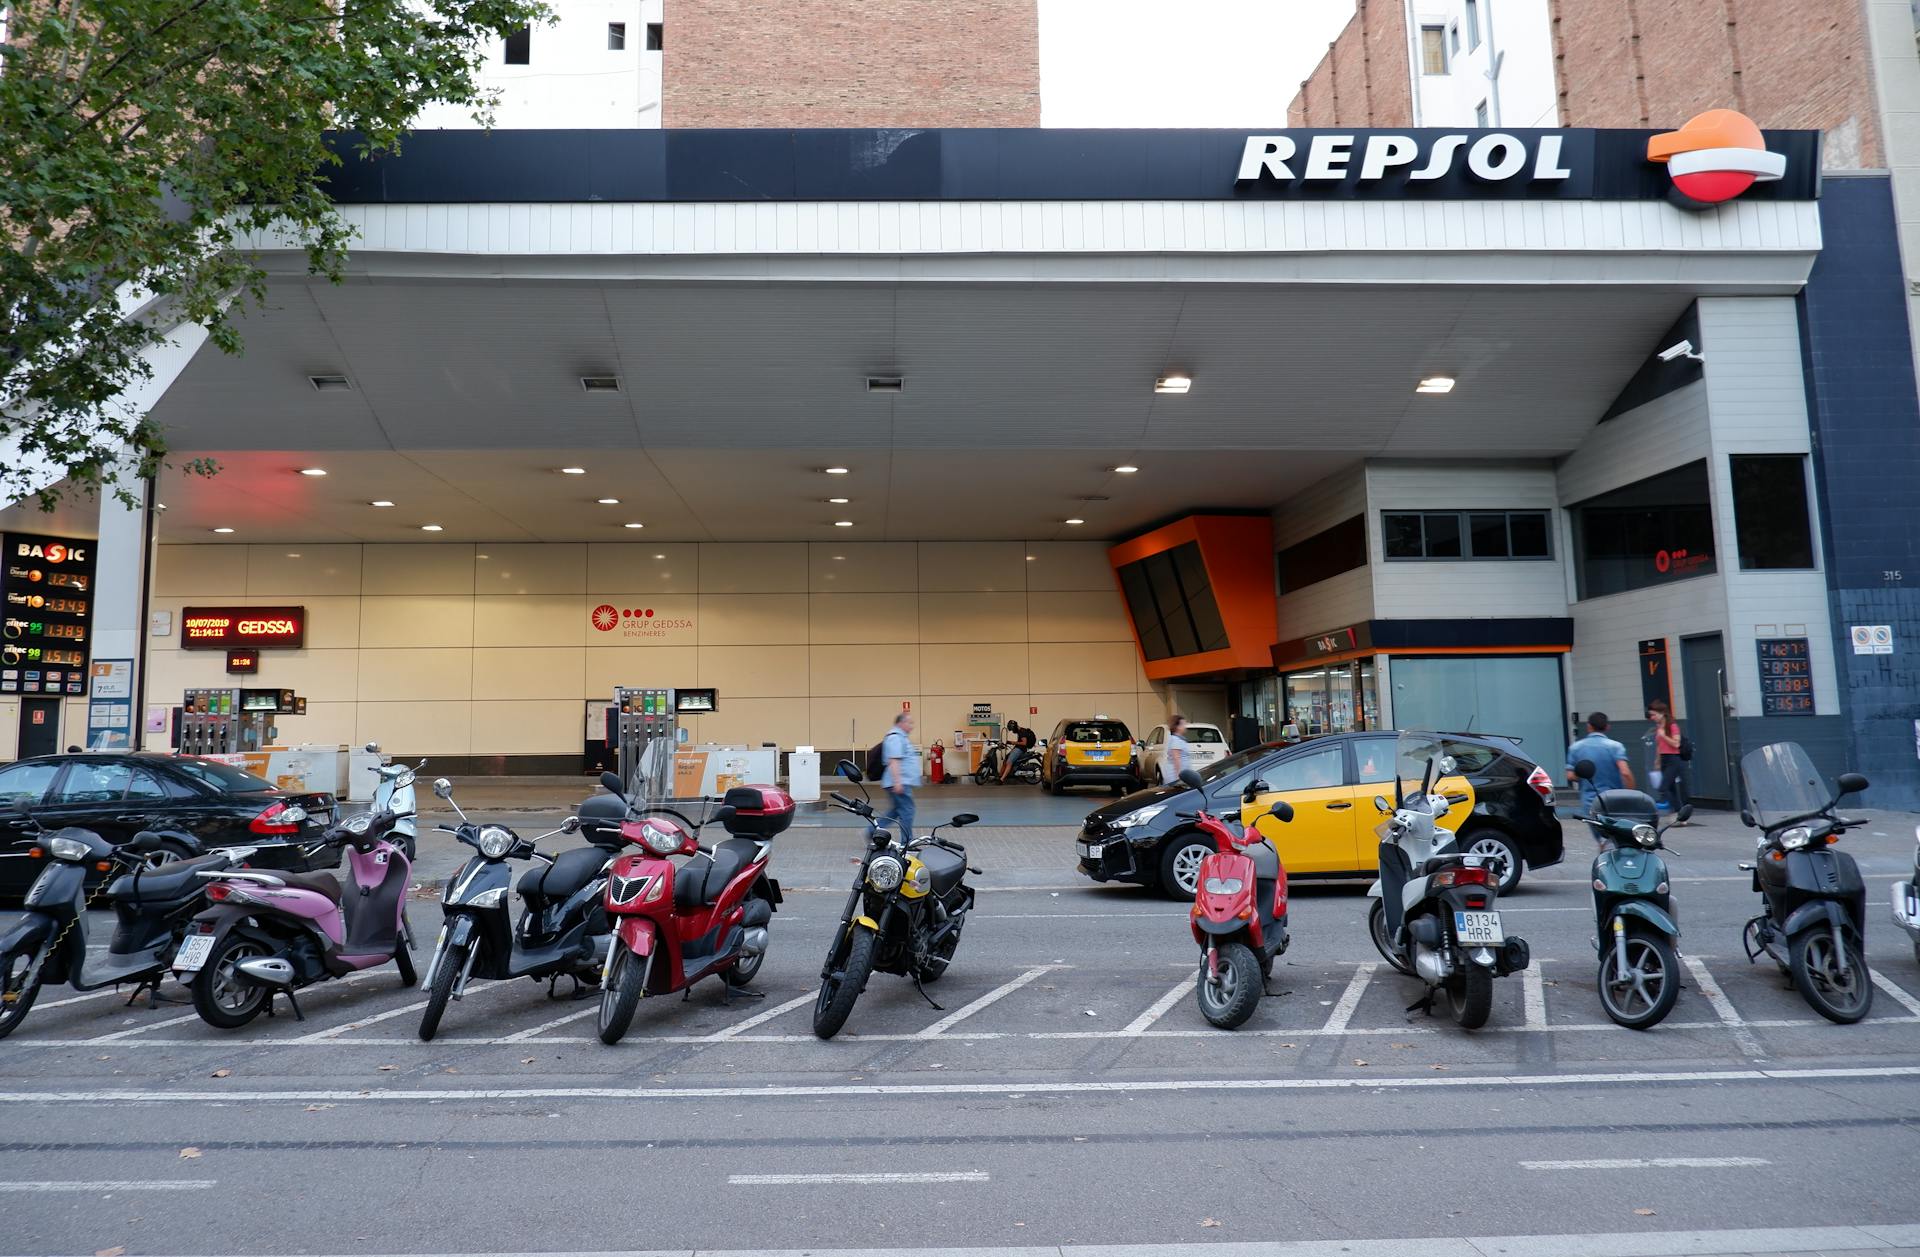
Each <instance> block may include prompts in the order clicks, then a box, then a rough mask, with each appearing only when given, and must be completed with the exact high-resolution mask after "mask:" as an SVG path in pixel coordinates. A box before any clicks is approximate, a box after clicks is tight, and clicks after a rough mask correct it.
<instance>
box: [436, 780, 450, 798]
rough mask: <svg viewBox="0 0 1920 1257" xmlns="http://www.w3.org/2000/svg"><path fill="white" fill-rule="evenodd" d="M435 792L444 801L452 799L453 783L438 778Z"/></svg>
mask: <svg viewBox="0 0 1920 1257" xmlns="http://www.w3.org/2000/svg"><path fill="white" fill-rule="evenodd" d="M433 792H434V793H435V794H437V795H439V796H440V797H441V798H443V799H451V798H452V797H453V783H452V782H451V781H448V780H447V779H446V778H445V777H439V778H436V779H435V780H434V783H433Z"/></svg>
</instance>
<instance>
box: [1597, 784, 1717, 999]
mask: <svg viewBox="0 0 1920 1257" xmlns="http://www.w3.org/2000/svg"><path fill="white" fill-rule="evenodd" d="M1574 772H1575V773H1577V774H1579V776H1580V777H1581V778H1582V779H1584V780H1589V781H1590V780H1592V779H1593V765H1592V764H1589V763H1581V764H1579V765H1577V766H1575V768H1574ZM1692 815H1693V807H1692V805H1691V804H1688V805H1686V806H1683V807H1682V808H1681V809H1680V811H1679V812H1678V813H1676V814H1675V816H1674V818H1673V820H1672V821H1670V822H1668V824H1667V826H1666V828H1672V826H1673V825H1676V824H1678V823H1679V822H1681V821H1684V820H1686V819H1687V818H1688V817H1690V816H1692ZM1581 819H1582V820H1584V821H1586V823H1587V827H1588V828H1589V829H1591V830H1592V831H1593V836H1594V837H1595V838H1597V839H1598V840H1599V842H1600V854H1599V855H1597V856H1595V857H1594V859H1593V917H1594V924H1595V927H1596V929H1597V931H1598V932H1597V933H1596V934H1595V936H1594V940H1593V945H1594V950H1595V951H1597V952H1598V953H1599V956H1600V972H1599V987H1600V1004H1601V1006H1602V1007H1603V1008H1605V1009H1606V1010H1607V1016H1608V1017H1610V1018H1612V1019H1613V1020H1614V1022H1616V1023H1617V1024H1619V1025H1622V1026H1625V1027H1626V1028H1627V1029H1629V1030H1646V1029H1648V1028H1650V1027H1652V1026H1656V1025H1659V1024H1660V1022H1661V1020H1662V1019H1664V1018H1665V1017H1666V1015H1667V1014H1668V1013H1670V1012H1672V1011H1673V1005H1674V1001H1675V1000H1677V999H1679V998H1680V957H1679V946H1680V923H1679V919H1678V914H1677V913H1676V912H1675V910H1674V907H1673V896H1672V886H1671V884H1670V883H1669V881H1668V879H1667V865H1666V861H1664V860H1662V859H1661V858H1660V857H1659V856H1658V855H1656V854H1654V853H1655V852H1656V851H1657V850H1659V848H1660V845H1661V843H1660V839H1661V835H1662V834H1663V833H1664V832H1665V830H1664V829H1663V828H1662V827H1661V825H1660V824H1659V820H1660V809H1659V807H1658V805H1657V804H1655V803H1654V801H1653V799H1652V798H1651V797H1650V796H1648V795H1646V794H1643V793H1641V792H1640V791H1638V790H1603V791H1601V792H1600V795H1599V798H1598V799H1596V800H1595V802H1594V805H1593V807H1592V809H1591V810H1590V811H1589V813H1588V815H1586V816H1584V817H1582V818H1581Z"/></svg>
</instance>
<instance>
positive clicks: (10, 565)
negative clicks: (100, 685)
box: [0, 532, 93, 694]
mask: <svg viewBox="0 0 1920 1257" xmlns="http://www.w3.org/2000/svg"><path fill="white" fill-rule="evenodd" d="M0 561H3V565H0V611H4V615H0V694H84V693H86V690H87V639H88V637H89V626H90V623H91V619H92V615H93V542H91V541H87V540H84V539H79V538H73V537H47V536H41V535H39V534H35V533H20V532H10V533H7V534H6V535H5V536H4V537H0Z"/></svg>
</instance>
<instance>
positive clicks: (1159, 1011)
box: [1120, 971, 1200, 1037]
mask: <svg viewBox="0 0 1920 1257" xmlns="http://www.w3.org/2000/svg"><path fill="white" fill-rule="evenodd" d="M1199 984H1200V974H1199V973H1198V971H1196V972H1193V973H1189V974H1188V975H1187V976H1186V977H1184V978H1182V979H1180V981H1179V982H1177V983H1175V984H1174V988H1173V989H1172V990H1171V991H1168V992H1167V993H1166V994H1165V995H1162V996H1161V997H1160V998H1159V999H1157V1000H1155V1001H1153V1004H1152V1006H1151V1007H1149V1008H1148V1009H1147V1011H1146V1012H1144V1013H1141V1014H1140V1015H1139V1016H1138V1017H1135V1018H1134V1019H1133V1020H1132V1021H1130V1022H1128V1023H1127V1024H1126V1027H1125V1028H1124V1029H1122V1030H1121V1031H1120V1033H1121V1034H1122V1035H1125V1036H1136V1037H1137V1036H1139V1035H1142V1034H1145V1033H1146V1031H1147V1028H1148V1027H1149V1026H1151V1025H1153V1023H1154V1022H1156V1021H1158V1020H1160V1019H1161V1018H1162V1017H1164V1016H1166V1015H1167V1010H1168V1009H1169V1008H1172V1007H1173V1006H1174V1005H1175V1004H1178V1003H1179V1002H1180V1001H1181V1000H1183V999H1185V998H1186V997H1187V995H1188V993H1189V992H1191V991H1192V990H1193V988H1194V987H1196V986H1198V985H1199Z"/></svg>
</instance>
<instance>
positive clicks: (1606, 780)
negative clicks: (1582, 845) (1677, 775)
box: [1567, 711, 1634, 811]
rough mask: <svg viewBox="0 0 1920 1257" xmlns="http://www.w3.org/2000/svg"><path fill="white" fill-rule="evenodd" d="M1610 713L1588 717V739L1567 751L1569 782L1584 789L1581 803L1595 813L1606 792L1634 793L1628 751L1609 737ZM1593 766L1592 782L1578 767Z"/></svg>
mask: <svg viewBox="0 0 1920 1257" xmlns="http://www.w3.org/2000/svg"><path fill="white" fill-rule="evenodd" d="M1607 725H1608V720H1607V713H1606V712H1604V711H1596V712H1594V713H1593V714H1592V715H1591V716H1588V717H1587V736H1586V737H1584V738H1581V739H1580V740H1579V741H1577V742H1575V743H1574V744H1573V745H1572V746H1570V747H1568V748H1567V780H1568V781H1569V782H1571V783H1573V784H1574V785H1577V786H1579V787H1580V802H1581V803H1582V804H1584V805H1585V806H1586V808H1587V809H1588V810H1589V811H1591V810H1592V809H1593V805H1594V801H1595V800H1596V799H1598V798H1599V796H1600V792H1601V791H1602V790H1631V789H1633V788H1634V785H1633V769H1632V768H1631V767H1629V766H1628V764H1627V748H1626V747H1624V746H1622V745H1620V744H1619V743H1618V742H1616V741H1614V740H1613V739H1612V738H1610V737H1608V736H1607ZM1581 763H1588V764H1592V765H1593V777H1592V779H1591V780H1587V779H1583V778H1582V777H1581V776H1580V775H1579V774H1578V773H1576V772H1574V767H1575V765H1577V764H1581Z"/></svg>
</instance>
